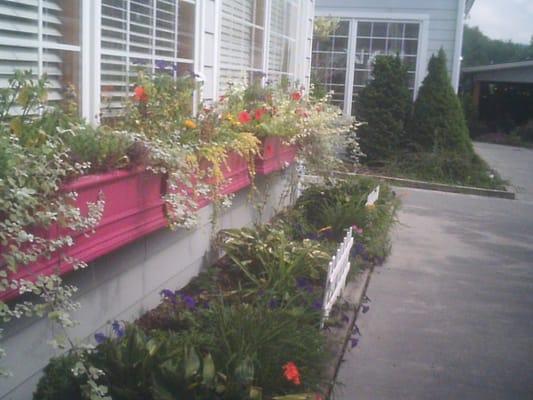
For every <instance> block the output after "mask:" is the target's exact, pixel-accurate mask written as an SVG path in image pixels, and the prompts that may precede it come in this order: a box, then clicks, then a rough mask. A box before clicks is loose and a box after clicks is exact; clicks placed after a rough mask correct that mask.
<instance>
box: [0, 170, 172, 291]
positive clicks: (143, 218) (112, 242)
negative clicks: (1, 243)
mask: <svg viewBox="0 0 533 400" xmlns="http://www.w3.org/2000/svg"><path fill="white" fill-rule="evenodd" d="M163 189H164V185H163V180H162V177H161V176H159V175H154V174H153V173H151V172H149V171H145V170H143V169H136V170H132V171H113V172H109V173H106V174H102V175H88V176H84V177H81V178H79V179H77V180H75V181H74V182H71V183H69V184H66V185H65V186H64V188H63V190H64V191H65V192H70V191H75V192H77V193H78V198H77V199H76V205H77V206H78V207H79V208H80V210H81V212H82V215H86V213H87V202H96V201H97V200H98V198H99V196H100V194H102V195H103V198H104V200H105V207H104V213H103V216H102V219H101V220H100V223H99V224H98V226H97V227H96V229H95V231H94V233H91V232H89V233H88V235H85V234H83V233H79V232H74V233H71V235H72V236H73V238H74V243H75V244H74V246H72V247H69V248H63V249H62V250H61V253H62V254H63V255H67V256H70V257H74V258H76V259H78V260H82V261H85V262H89V261H92V260H94V259H96V258H98V257H100V256H102V255H104V254H107V253H109V252H111V251H113V250H116V249H118V248H119V247H122V246H124V245H125V244H127V243H130V242H132V241H134V240H136V239H138V238H140V237H142V236H144V235H147V234H148V233H151V232H153V231H155V230H157V229H160V228H163V227H164V226H166V224H167V221H166V218H165V213H164V204H163V200H162V199H161V195H162V193H163ZM67 233H68V231H66V230H61V231H59V232H58V227H57V226H55V227H52V228H51V229H49V230H48V232H46V233H45V235H46V236H47V237H49V238H53V237H57V236H58V235H60V234H63V235H64V234H67ZM72 269H73V267H72V265H71V264H70V263H67V262H65V261H63V258H62V257H61V256H60V254H59V253H57V254H53V255H52V257H51V258H50V259H44V258H43V259H42V260H39V261H37V262H35V263H33V264H31V265H28V266H24V267H20V268H19V270H18V271H17V273H16V274H12V275H11V278H14V279H27V280H34V279H35V278H36V276H37V275H48V274H52V273H60V274H65V273H68V272H70V271H72ZM17 295H18V293H17V292H16V291H5V292H2V293H0V299H1V300H6V299H10V298H13V297H16V296H17Z"/></svg>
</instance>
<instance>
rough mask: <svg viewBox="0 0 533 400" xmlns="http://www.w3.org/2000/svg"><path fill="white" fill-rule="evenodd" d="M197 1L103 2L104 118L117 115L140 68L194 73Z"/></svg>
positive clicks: (178, 73) (102, 73) (143, 0)
mask: <svg viewBox="0 0 533 400" xmlns="http://www.w3.org/2000/svg"><path fill="white" fill-rule="evenodd" d="M195 8H196V5H195V2H194V1H191V0H179V1H178V0H102V27H101V29H102V35H101V94H102V114H103V116H104V117H109V116H115V115H117V114H118V113H119V112H120V110H121V105H122V103H123V101H124V97H126V96H127V95H128V93H129V92H130V91H131V88H132V82H133V81H134V79H135V77H136V74H137V69H138V67H142V68H147V69H149V70H152V71H154V70H156V69H158V68H166V69H168V70H169V71H173V73H174V74H177V75H182V74H186V73H189V72H193V69H194V66H193V60H194V48H195V37H194V32H195V14H196V13H195Z"/></svg>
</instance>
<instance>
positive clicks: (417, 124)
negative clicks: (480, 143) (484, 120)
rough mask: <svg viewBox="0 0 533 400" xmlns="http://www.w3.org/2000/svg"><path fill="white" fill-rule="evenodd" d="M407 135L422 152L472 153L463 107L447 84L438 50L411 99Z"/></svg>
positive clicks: (442, 61)
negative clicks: (413, 103) (413, 101)
mask: <svg viewBox="0 0 533 400" xmlns="http://www.w3.org/2000/svg"><path fill="white" fill-rule="evenodd" d="M409 134H410V139H411V141H412V143H413V145H415V146H416V147H418V148H420V149H422V150H425V151H431V152H441V151H452V152H455V153H457V154H459V155H469V156H470V155H471V154H472V152H473V148H472V143H471V141H470V137H469V133H468V127H467V126H466V121H465V117H464V114H463V109H462V107H461V104H460V102H459V98H458V97H457V95H456V94H455V92H454V90H453V87H452V85H451V81H450V78H449V76H448V72H447V70H446V55H445V53H444V50H442V49H441V50H440V51H439V54H438V55H437V56H435V55H433V56H432V57H431V60H430V61H429V66H428V75H427V77H426V78H425V79H424V82H423V83H422V86H421V88H420V91H419V93H418V97H417V99H416V102H415V106H414V112H413V118H412V121H411V123H410V127H409Z"/></svg>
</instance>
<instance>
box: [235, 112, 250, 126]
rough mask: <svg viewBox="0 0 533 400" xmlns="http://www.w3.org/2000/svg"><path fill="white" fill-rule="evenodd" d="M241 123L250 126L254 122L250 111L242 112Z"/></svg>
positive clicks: (239, 117) (240, 114)
mask: <svg viewBox="0 0 533 400" xmlns="http://www.w3.org/2000/svg"><path fill="white" fill-rule="evenodd" d="M238 119H239V122H240V123H241V124H243V125H245V124H249V123H250V122H251V121H252V116H251V115H250V113H249V112H248V111H241V112H240V113H239V116H238Z"/></svg>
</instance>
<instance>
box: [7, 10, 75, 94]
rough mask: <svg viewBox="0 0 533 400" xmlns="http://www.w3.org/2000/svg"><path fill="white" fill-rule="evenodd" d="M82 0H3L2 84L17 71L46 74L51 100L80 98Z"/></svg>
mask: <svg viewBox="0 0 533 400" xmlns="http://www.w3.org/2000/svg"><path fill="white" fill-rule="evenodd" d="M80 14H81V7H80V0H68V1H67V0H40V1H38V0H28V1H15V0H0V87H6V86H7V85H8V79H9V78H10V77H11V76H12V75H13V73H14V72H15V71H16V70H32V71H33V73H34V75H35V77H37V76H41V75H43V74H47V75H48V78H49V81H50V85H49V89H50V91H49V95H48V100H49V101H52V102H54V101H60V100H61V99H62V98H63V97H64V93H65V92H66V91H69V92H74V93H76V94H77V96H76V98H77V99H78V103H79V99H80V98H81V95H80V90H81V85H80V82H81V63H80V45H81V40H80V36H81V29H80V26H81V24H80V21H81V18H80Z"/></svg>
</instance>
